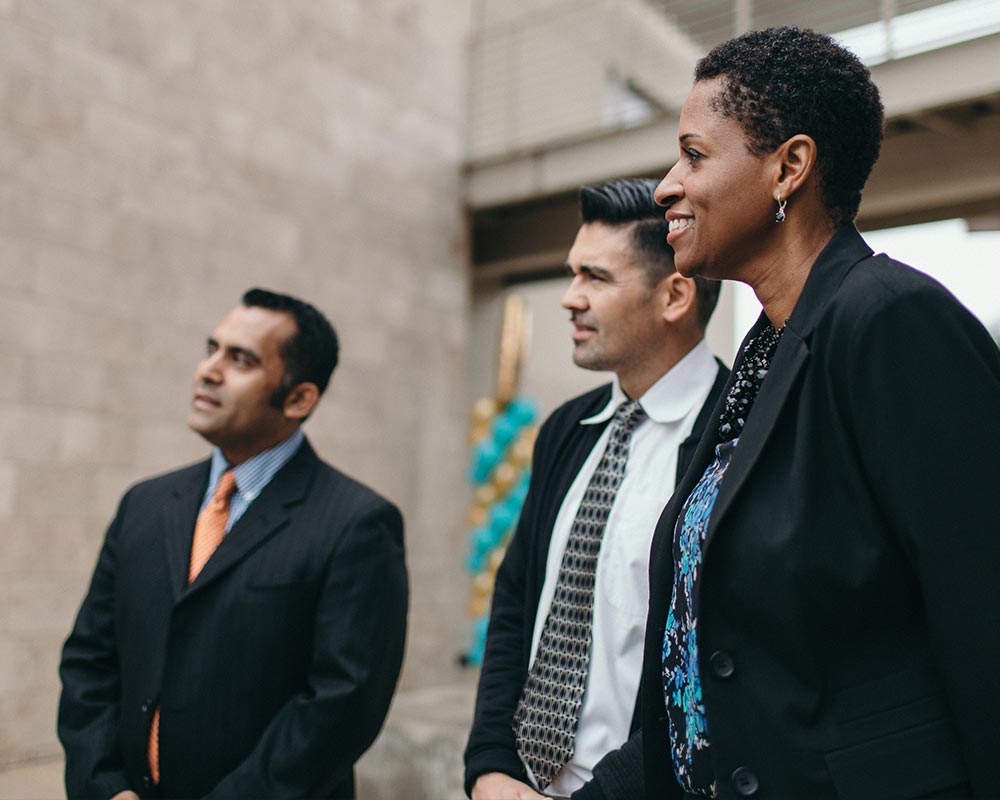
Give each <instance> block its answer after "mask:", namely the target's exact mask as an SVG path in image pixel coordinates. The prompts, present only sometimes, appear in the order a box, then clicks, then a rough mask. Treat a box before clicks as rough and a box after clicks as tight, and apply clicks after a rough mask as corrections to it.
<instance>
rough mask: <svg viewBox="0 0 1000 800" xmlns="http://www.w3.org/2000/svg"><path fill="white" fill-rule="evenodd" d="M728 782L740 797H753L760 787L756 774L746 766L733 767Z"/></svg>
mask: <svg viewBox="0 0 1000 800" xmlns="http://www.w3.org/2000/svg"><path fill="white" fill-rule="evenodd" d="M729 782H730V783H731V784H732V785H733V788H734V789H735V790H736V793H737V794H738V795H739V796H740V797H753V796H754V795H755V794H757V792H758V790H759V789H760V781H758V780H757V776H756V775H754V774H753V773H752V772H751V771H750V770H748V769H747V768H746V767H737V768H736V769H734V770H733V774H732V775H730V776H729Z"/></svg>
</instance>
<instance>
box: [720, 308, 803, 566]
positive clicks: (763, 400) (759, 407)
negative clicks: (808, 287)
mask: <svg viewBox="0 0 1000 800" xmlns="http://www.w3.org/2000/svg"><path fill="white" fill-rule="evenodd" d="M762 316H763V315H762ZM808 360H809V347H808V346H807V345H806V343H805V342H804V341H803V340H802V339H800V338H799V337H798V335H797V334H796V333H795V331H793V330H792V329H791V328H788V329H786V330H785V332H784V334H782V337H781V343H780V344H779V345H778V349H777V352H775V354H774V362H773V364H772V365H771V368H770V371H769V374H768V376H767V378H766V379H765V380H764V383H763V384H762V385H761V389H760V394H759V395H758V397H757V399H756V401H754V405H753V409H752V411H751V412H750V416H749V418H748V419H747V423H746V427H745V428H744V429H743V433H742V434H741V435H740V439H739V442H738V443H737V445H736V452H735V453H734V454H733V459H732V461H731V462H730V464H729V467H728V468H727V469H726V476H725V478H724V479H723V481H722V485H721V486H720V487H719V496H718V498H717V499H716V501H715V506H714V507H713V508H712V519H711V523H710V524H709V528H708V532H707V533H706V535H705V544H704V545H703V551H707V550H708V547H709V545H710V544H711V541H712V536H713V533H714V532H715V531H716V530H718V527H719V525H720V524H721V520H722V519H723V517H725V515H726V509H728V508H729V505H730V503H731V502H732V500H733V497H735V496H736V494H737V492H739V490H740V487H741V486H742V485H743V482H744V481H745V480H746V478H747V475H749V474H750V471H751V470H752V469H753V466H754V464H755V463H756V462H757V459H758V458H759V456H760V452H761V450H762V449H763V448H764V444H765V443H766V442H767V440H768V439H769V438H770V436H771V431H772V430H773V429H774V426H775V423H776V422H777V421H778V416H779V414H780V412H781V409H782V407H783V406H784V405H785V400H786V399H787V397H788V394H789V392H790V391H791V390H792V387H793V386H794V385H795V382H796V379H797V378H798V376H799V373H800V372H801V371H802V369H803V367H804V366H805V364H806V362H807V361H808Z"/></svg>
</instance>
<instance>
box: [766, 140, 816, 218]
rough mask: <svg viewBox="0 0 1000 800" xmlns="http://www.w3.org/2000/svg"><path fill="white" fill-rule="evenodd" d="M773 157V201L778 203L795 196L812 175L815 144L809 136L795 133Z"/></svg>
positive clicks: (814, 165) (814, 160)
mask: <svg viewBox="0 0 1000 800" xmlns="http://www.w3.org/2000/svg"><path fill="white" fill-rule="evenodd" d="M774 157H775V158H776V160H777V165H778V176H777V178H778V179H777V181H776V185H775V188H774V199H775V200H776V201H777V202H779V203H780V202H781V201H782V200H787V199H788V198H789V197H791V196H792V195H793V194H795V192H797V191H798V190H799V188H801V186H802V185H803V184H804V183H805V182H806V181H807V180H808V179H809V177H810V176H811V175H812V173H813V170H814V169H815V167H816V142H815V140H814V139H813V138H812V137H811V136H807V135H806V134H804V133H797V134H795V136H792V137H791V138H790V139H788V140H787V141H786V142H785V143H784V144H782V145H781V146H780V147H779V148H778V149H777V150H776V151H775V153H774Z"/></svg>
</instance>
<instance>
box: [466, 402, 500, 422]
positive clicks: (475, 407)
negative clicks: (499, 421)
mask: <svg viewBox="0 0 1000 800" xmlns="http://www.w3.org/2000/svg"><path fill="white" fill-rule="evenodd" d="M498 410H499V409H498V407H497V401H496V400H495V399H494V398H492V397H480V398H479V399H478V400H477V401H476V402H475V403H473V404H472V421H473V422H474V423H475V424H477V425H489V424H490V421H491V420H492V419H493V417H495V416H496V415H497V411H498Z"/></svg>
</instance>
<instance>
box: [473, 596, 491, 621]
mask: <svg viewBox="0 0 1000 800" xmlns="http://www.w3.org/2000/svg"><path fill="white" fill-rule="evenodd" d="M488 602H489V597H488V596H487V595H480V596H478V597H473V598H472V599H471V600H470V601H469V616H470V617H472V618H473V619H478V618H479V617H481V616H482V615H483V614H485V613H486V604H487V603H488Z"/></svg>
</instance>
